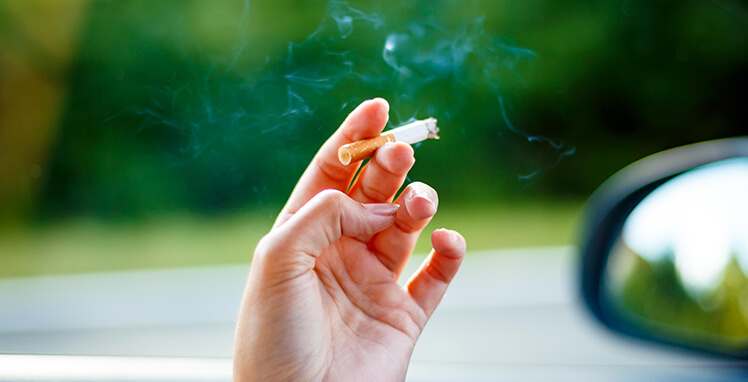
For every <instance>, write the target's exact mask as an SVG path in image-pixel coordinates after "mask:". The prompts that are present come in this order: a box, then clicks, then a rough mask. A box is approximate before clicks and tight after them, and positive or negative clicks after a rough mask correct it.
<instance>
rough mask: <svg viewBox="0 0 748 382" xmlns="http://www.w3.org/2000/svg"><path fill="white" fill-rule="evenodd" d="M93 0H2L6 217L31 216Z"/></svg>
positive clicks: (1, 216) (1, 154) (0, 126)
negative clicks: (81, 31)
mask: <svg viewBox="0 0 748 382" xmlns="http://www.w3.org/2000/svg"><path fill="white" fill-rule="evenodd" d="M87 3H88V0H75V1H45V0H14V1H7V2H3V3H2V4H0V25H1V26H0V185H2V186H0V201H2V208H0V222H2V221H5V222H11V221H13V220H17V219H23V218H24V217H26V216H28V214H29V212H30V207H31V203H32V202H33V200H34V198H35V197H36V195H37V193H38V189H39V185H40V184H41V180H42V179H43V177H44V176H45V167H46V163H47V158H48V156H49V149H50V144H51V143H52V142H53V140H54V137H55V132H56V127H57V124H58V120H59V115H60V111H61V110H62V108H63V106H64V103H65V98H66V93H67V86H66V85H67V82H68V77H69V76H68V73H69V68H70V67H71V64H72V62H73V60H74V58H75V56H76V55H75V52H76V50H77V49H76V48H77V42H78V40H79V34H80V33H79V32H80V26H81V21H82V20H83V16H84V13H85V9H86V4H87Z"/></svg>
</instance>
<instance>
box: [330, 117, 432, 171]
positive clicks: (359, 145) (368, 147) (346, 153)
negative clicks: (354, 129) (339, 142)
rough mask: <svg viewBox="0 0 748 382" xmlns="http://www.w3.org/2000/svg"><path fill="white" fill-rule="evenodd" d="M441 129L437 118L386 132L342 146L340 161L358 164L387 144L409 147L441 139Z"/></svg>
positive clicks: (345, 163) (339, 151)
mask: <svg viewBox="0 0 748 382" xmlns="http://www.w3.org/2000/svg"><path fill="white" fill-rule="evenodd" d="M438 133H439V128H438V127H437V126H436V119H435V118H427V119H424V120H421V121H415V122H411V123H409V124H407V125H403V126H400V127H398V128H395V129H392V130H389V131H385V132H384V133H382V134H381V135H379V136H378V137H374V138H369V139H364V140H362V141H357V142H353V143H349V144H347V145H343V146H340V149H338V159H340V163H342V164H344V165H347V164H350V163H354V162H358V161H360V160H364V159H366V158H369V157H371V156H372V155H374V152H375V151H376V150H377V149H378V148H380V147H382V145H384V144H385V143H387V142H405V143H407V144H409V145H412V144H414V143H418V142H421V141H424V140H426V139H429V138H431V139H439V135H438Z"/></svg>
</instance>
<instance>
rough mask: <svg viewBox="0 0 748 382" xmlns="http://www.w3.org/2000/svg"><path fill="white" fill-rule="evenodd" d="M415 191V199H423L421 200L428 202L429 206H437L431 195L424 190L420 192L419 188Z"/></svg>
mask: <svg viewBox="0 0 748 382" xmlns="http://www.w3.org/2000/svg"><path fill="white" fill-rule="evenodd" d="M414 188H415V187H414ZM414 191H415V192H414V193H413V198H421V199H423V200H426V201H427V202H429V204H431V207H434V206H435V203H434V201H433V200H432V199H431V194H429V193H428V192H425V191H423V190H419V189H418V188H415V190H414Z"/></svg>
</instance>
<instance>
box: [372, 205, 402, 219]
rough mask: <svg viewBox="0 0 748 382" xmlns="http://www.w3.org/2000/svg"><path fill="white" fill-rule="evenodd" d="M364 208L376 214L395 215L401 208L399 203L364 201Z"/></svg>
mask: <svg viewBox="0 0 748 382" xmlns="http://www.w3.org/2000/svg"><path fill="white" fill-rule="evenodd" d="M363 206H364V208H366V210H367V211H369V212H371V213H372V214H374V215H380V216H393V215H395V213H397V210H398V209H400V205H399V204H393V203H364V204H363Z"/></svg>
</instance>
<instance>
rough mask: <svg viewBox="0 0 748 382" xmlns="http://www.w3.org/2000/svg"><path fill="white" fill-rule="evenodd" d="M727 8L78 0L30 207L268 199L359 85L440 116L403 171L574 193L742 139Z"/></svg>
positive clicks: (67, 211)
mask: <svg viewBox="0 0 748 382" xmlns="http://www.w3.org/2000/svg"><path fill="white" fill-rule="evenodd" d="M0 8H2V5H0ZM745 14H746V13H745V9H744V7H743V5H741V3H738V2H731V1H727V0H723V1H703V0H700V1H658V2H649V1H643V0H610V1H602V2H593V1H579V0H575V1H566V2H554V1H550V0H530V1H482V2H458V1H436V2H434V1H415V2H405V3H403V2H397V1H384V2H378V3H377V4H371V3H368V2H359V1H352V2H350V4H348V3H343V2H339V1H331V2H325V1H321V0H319V1H278V2H269V1H265V2H243V1H215V2H208V1H161V2H151V1H117V2H104V1H97V2H90V3H88V5H87V9H86V12H85V18H84V24H83V26H82V29H81V32H80V41H79V43H78V45H77V50H78V51H77V52H76V53H75V55H74V57H75V59H74V62H73V65H72V68H71V70H70V72H69V73H70V76H69V82H68V83H69V86H68V101H67V103H66V105H65V106H64V110H63V115H62V119H61V121H60V123H59V128H58V132H57V136H56V138H55V139H54V141H53V145H52V153H51V154H52V155H51V156H50V159H49V163H46V164H44V165H42V167H43V176H42V177H41V178H40V179H39V181H38V182H39V183H38V184H39V187H41V190H42V192H41V193H39V196H38V199H39V200H38V201H36V202H35V206H36V212H35V216H36V218H37V219H42V220H45V219H47V218H50V217H63V216H70V215H84V216H88V215H93V216H99V217H113V218H129V217H138V216H148V215H154V214H162V213H165V212H173V211H185V210H186V211H193V212H198V213H216V212H221V211H228V210H232V209H236V208H244V207H258V206H269V207H273V206H275V207H277V206H278V205H279V204H280V203H282V202H283V201H284V200H285V198H286V197H287V195H288V194H289V192H290V190H291V188H292V187H293V185H294V183H295V181H296V179H297V178H298V176H299V175H300V174H301V172H302V171H303V168H304V167H305V166H306V164H307V163H308V161H309V159H310V158H311V156H312V155H313V154H314V152H315V151H316V149H317V148H318V147H319V145H320V144H321V143H322V142H323V141H324V140H325V139H326V137H327V136H329V135H330V133H331V132H332V131H334V129H335V128H337V126H338V125H339V124H340V122H341V121H342V120H343V118H344V117H345V115H346V114H347V113H348V112H349V111H350V110H352V108H353V107H354V106H355V105H356V104H358V103H359V102H361V101H362V100H364V99H367V98H371V97H374V96H383V97H385V98H387V99H389V100H390V102H391V104H392V111H391V116H392V120H393V123H394V124H397V123H401V122H404V121H406V120H408V119H409V118H412V117H416V118H424V117H427V116H429V115H433V116H435V117H436V118H438V119H439V120H440V125H441V126H442V133H443V134H442V137H443V139H442V140H441V141H438V142H426V143H424V144H423V145H422V146H420V147H418V148H417V151H416V156H417V158H418V162H417V164H416V166H415V168H414V169H413V171H412V173H411V180H422V181H425V182H427V183H429V184H431V185H433V186H434V187H435V188H436V189H437V190H439V191H440V194H441V197H442V200H447V201H448V202H449V203H456V204H460V203H461V202H466V201H470V202H471V203H477V202H480V201H492V202H495V201H497V200H507V199H508V200H513V199H516V198H531V199H532V198H538V197H539V198H573V199H579V198H581V197H584V196H586V195H587V194H589V193H590V192H591V191H592V190H593V189H594V187H596V186H597V185H598V184H599V183H601V182H602V181H603V180H604V179H605V178H606V177H607V176H609V175H610V174H611V173H612V172H614V171H615V170H617V169H619V168H621V167H622V166H624V165H626V164H628V163H630V162H631V161H633V160H635V159H638V158H640V157H642V156H644V155H647V154H650V153H654V152H656V151H659V150H662V149H665V148H668V147H673V146H677V145H681V144H685V143H689V142H696V141H701V140H705V139H711V138H718V137H724V136H732V135H739V134H745V126H746V118H745V113H744V110H743V109H744V105H745V89H746V88H747V86H748V78H747V77H746V70H745V68H746V63H748V33H746V28H747V25H748V24H747V23H746V18H745ZM9 22H12V20H10V21H9ZM0 33H2V34H5V35H6V37H7V35H12V36H11V37H12V38H14V39H16V40H19V39H20V40H23V38H22V36H21V37H19V36H16V34H18V33H21V32H18V30H17V29H14V28H3V29H0ZM392 36H395V37H397V38H400V40H398V39H397V38H396V39H395V40H392V41H395V42H398V45H397V47H396V49H394V50H392V51H391V52H389V56H388V52H387V42H388V41H390V40H389V38H391V37H392ZM398 36H400V37H398ZM402 36H405V37H402ZM403 38H404V40H403ZM31 50H33V49H31ZM388 57H389V59H388ZM393 63H394V65H393ZM397 65H401V66H400V67H397ZM398 68H399V69H398ZM403 68H405V69H407V70H404V69H403ZM499 97H501V100H502V101H503V102H504V105H505V110H504V112H505V114H506V117H507V119H506V120H505V119H504V117H503V114H504V113H502V110H501V104H500V102H499ZM512 127H516V129H517V130H516V131H515V130H512ZM3 128H6V127H3ZM527 137H534V138H533V139H527ZM573 149H575V153H574V154H573V155H570V156H566V154H569V153H570V152H572V150H573Z"/></svg>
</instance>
